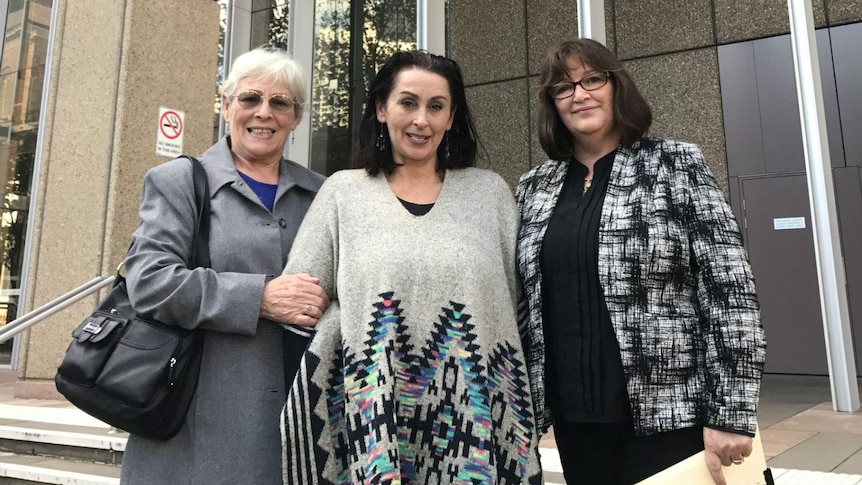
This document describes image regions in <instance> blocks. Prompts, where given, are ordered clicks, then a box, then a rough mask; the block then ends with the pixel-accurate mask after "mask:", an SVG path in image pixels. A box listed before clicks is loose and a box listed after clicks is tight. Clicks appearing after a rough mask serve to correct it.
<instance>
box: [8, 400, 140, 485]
mask: <svg viewBox="0 0 862 485" xmlns="http://www.w3.org/2000/svg"><path fill="white" fill-rule="evenodd" d="M28 404H29V403H28ZM127 438H128V434H126V433H125V432H122V431H118V430H114V429H112V428H111V427H110V426H108V425H106V424H105V423H103V422H101V421H99V420H97V419H95V418H92V417H91V416H89V415H87V414H86V413H84V412H82V411H80V410H78V409H76V408H74V407H72V406H71V405H69V403H65V402H62V401H58V402H56V403H51V402H37V403H33V404H32V405H21V404H19V403H16V404H14V405H12V404H0V484H2V485H5V484H12V483H15V484H32V483H54V484H75V485H89V484H93V485H101V484H117V483H119V476H120V463H122V459H123V452H124V451H125V448H126V440H127Z"/></svg>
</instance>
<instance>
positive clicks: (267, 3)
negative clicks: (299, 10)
mask: <svg viewBox="0 0 862 485" xmlns="http://www.w3.org/2000/svg"><path fill="white" fill-rule="evenodd" d="M253 5H254V6H253V7H252V11H251V44H250V45H251V47H252V48H255V47H260V46H262V45H265V44H270V45H273V46H276V47H280V48H282V49H287V23H288V16H289V13H290V10H289V4H288V2H287V0H255V2H254V4H253Z"/></svg>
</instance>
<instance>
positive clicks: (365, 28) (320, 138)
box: [309, 0, 416, 175]
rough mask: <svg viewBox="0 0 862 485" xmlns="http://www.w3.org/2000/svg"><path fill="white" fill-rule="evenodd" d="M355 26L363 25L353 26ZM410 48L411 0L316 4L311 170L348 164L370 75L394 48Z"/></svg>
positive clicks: (330, 0)
mask: <svg viewBox="0 0 862 485" xmlns="http://www.w3.org/2000/svg"><path fill="white" fill-rule="evenodd" d="M357 25H361V26H362V28H361V29H356V28H354V26H357ZM415 48H416V1H415V0H388V1H384V0H353V1H349V0H324V1H318V2H317V3H316V5H315V19H314V65H313V66H312V87H311V100H310V103H311V109H312V110H311V137H312V138H311V140H312V141H311V160H310V161H309V166H310V167H311V168H312V169H313V170H315V171H317V172H320V173H324V174H326V175H329V174H331V173H333V172H335V171H337V170H341V169H343V168H347V167H348V166H349V164H350V160H349V159H350V147H351V145H352V143H353V137H354V136H356V135H355V133H356V131H357V130H358V120H359V118H360V116H361V115H362V109H363V107H362V102H363V100H364V98H365V92H366V90H367V86H368V82H369V80H370V79H371V78H372V77H373V76H374V74H375V73H376V72H377V69H378V68H379V67H380V66H381V65H382V64H383V62H384V61H385V60H386V59H387V58H389V56H391V55H392V54H393V53H394V52H396V51H399V50H404V49H415Z"/></svg>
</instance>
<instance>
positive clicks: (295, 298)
mask: <svg viewBox="0 0 862 485" xmlns="http://www.w3.org/2000/svg"><path fill="white" fill-rule="evenodd" d="M319 283H320V278H316V277H314V276H311V275H309V274H305V273H301V274H283V275H281V276H279V277H277V278H274V279H272V280H269V281H267V282H266V283H265V284H264V286H263V298H262V299H261V302H260V316H261V317H263V318H267V319H269V320H272V321H274V322H278V323H288V324H293V325H300V326H303V327H313V326H315V325H317V321H318V319H319V318H320V317H321V316H322V315H323V312H324V311H326V308H327V307H328V306H329V297H328V296H327V295H326V292H324V291H323V288H321V287H320V285H319Z"/></svg>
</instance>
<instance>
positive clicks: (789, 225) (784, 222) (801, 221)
mask: <svg viewBox="0 0 862 485" xmlns="http://www.w3.org/2000/svg"><path fill="white" fill-rule="evenodd" d="M772 227H773V228H774V229H775V230H776V231H786V230H787V229H805V218H804V217H776V218H775V219H772Z"/></svg>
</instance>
